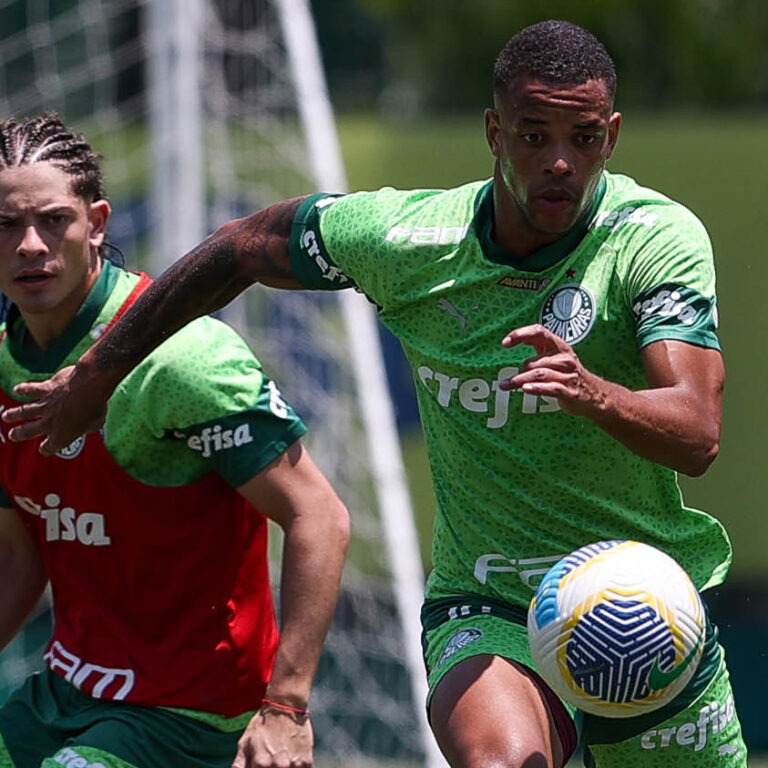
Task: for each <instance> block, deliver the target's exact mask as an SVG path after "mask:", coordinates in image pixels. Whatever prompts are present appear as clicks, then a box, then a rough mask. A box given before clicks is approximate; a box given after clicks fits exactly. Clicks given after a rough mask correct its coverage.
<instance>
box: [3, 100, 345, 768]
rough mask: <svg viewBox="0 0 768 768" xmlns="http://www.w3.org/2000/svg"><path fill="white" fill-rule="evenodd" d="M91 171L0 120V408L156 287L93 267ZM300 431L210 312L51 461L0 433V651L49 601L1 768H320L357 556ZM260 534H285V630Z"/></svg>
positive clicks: (94, 160)
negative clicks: (341, 612)
mask: <svg viewBox="0 0 768 768" xmlns="http://www.w3.org/2000/svg"><path fill="white" fill-rule="evenodd" d="M109 216H110V205H109V203H108V202H107V200H106V198H105V195H104V192H103V189H102V175H101V170H100V166H99V160H98V156H97V155H96V154H95V153H94V152H93V151H92V149H91V147H90V146H89V144H88V143H87V141H86V140H85V139H84V138H83V137H82V136H80V135H77V134H74V133H73V132H72V131H70V130H69V129H68V128H67V127H66V126H65V125H64V124H63V123H62V122H61V120H60V119H59V118H58V117H57V116H56V115H52V114H48V115H42V116H40V117H36V118H32V119H29V120H26V121H22V122H17V121H15V120H7V121H5V122H4V123H1V124H0V290H1V291H2V292H3V293H4V294H5V295H6V296H7V297H8V298H9V299H10V300H11V301H12V302H13V305H12V307H11V309H10V311H9V313H8V317H7V321H6V323H5V325H3V326H0V333H2V337H1V339H0V412H2V411H3V410H5V409H8V408H13V407H15V406H18V405H19V402H20V401H19V398H18V396H17V395H15V394H14V386H15V385H16V384H18V383H19V382H24V381H28V380H34V379H45V378H48V377H50V376H51V375H52V374H53V373H55V372H56V371H57V370H59V369H60V368H62V367H64V366H68V365H71V364H72V363H74V362H76V361H77V359H78V358H79V357H80V356H81V355H82V354H83V353H84V352H85V351H86V350H87V349H88V348H89V347H90V346H91V345H92V344H93V343H94V341H95V340H97V339H98V338H99V337H100V336H101V335H102V334H103V333H104V332H106V331H107V330H108V329H109V328H110V326H111V325H112V324H113V323H114V322H115V320H116V319H117V318H119V317H120V316H121V315H122V314H123V313H124V312H125V311H126V310H127V308H128V307H129V306H130V305H131V304H132V303H133V302H134V301H135V300H136V299H137V298H138V296H140V295H141V293H142V292H143V291H144V290H145V289H146V287H147V286H148V285H149V284H150V282H151V281H150V279H149V278H148V277H147V276H146V275H141V274H133V273H130V272H127V271H125V270H124V269H122V268H120V267H119V266H116V265H115V264H113V263H112V262H111V261H109V260H108V259H106V258H105V256H104V254H103V251H104V244H105V233H106V228H107V224H108V221H109ZM305 431H306V428H305V426H304V424H303V423H302V421H301V420H300V419H299V417H298V416H297V415H296V414H295V413H294V411H293V410H292V408H291V407H290V406H289V405H288V404H287V403H286V402H285V400H284V399H283V398H282V396H281V394H280V391H279V390H278V388H277V386H276V385H275V383H274V382H273V381H271V380H270V379H269V378H268V377H267V376H266V375H265V373H264V372H263V371H262V369H261V366H260V364H259V362H258V360H257V359H256V358H255V357H254V356H253V354H252V352H251V351H250V350H249V348H248V347H247V345H246V344H245V342H244V341H243V340H242V339H241V338H240V337H239V336H238V335H237V334H236V333H234V331H232V330H231V329H230V328H229V327H228V326H226V325H225V324H224V323H221V322H220V321H218V320H215V319H212V318H209V317H205V318H201V319H199V320H198V321H196V322H195V323H192V324H191V325H189V326H188V327H187V328H185V329H184V330H183V331H181V332H180V333H178V334H175V335H173V336H171V337H170V338H168V339H167V340H166V341H165V342H164V343H163V344H162V345H161V346H160V347H158V348H157V349H156V350H155V352H154V353H153V354H152V355H150V356H149V357H148V358H147V359H146V360H145V361H144V363H143V364H142V365H141V366H139V367H137V368H136V369H135V371H134V372H133V373H132V374H131V375H130V376H128V377H126V379H125V380H124V382H123V384H122V386H121V387H120V389H119V390H118V391H117V392H115V393H114V396H113V397H112V398H111V400H110V407H109V410H108V414H107V417H106V421H105V423H104V426H103V428H102V429H101V430H100V431H98V432H91V433H89V434H87V435H86V436H85V437H80V438H78V439H76V440H75V441H74V442H72V443H71V444H69V445H67V446H66V447H65V448H63V449H62V450H60V451H58V453H56V455H55V456H52V457H43V456H41V455H40V453H39V452H38V446H37V445H35V444H34V443H33V442H27V443H17V442H11V441H10V440H9V439H8V435H7V427H5V426H2V427H0V550H1V551H2V557H0V576H2V582H3V585H4V586H3V590H2V597H1V598H0V643H1V644H2V645H5V644H6V643H7V642H8V641H9V640H10V639H11V638H12V637H13V636H14V634H15V633H16V632H17V631H18V630H19V628H20V627H21V626H22V624H23V622H24V620H25V618H26V617H27V616H28V615H29V613H30V611H31V610H32V609H33V607H34V606H35V604H36V603H37V601H38V600H39V598H40V596H41V594H42V592H43V590H44V589H45V587H46V585H47V584H50V586H51V589H52V595H53V606H54V615H55V628H54V632H53V637H52V638H51V640H50V642H49V644H48V646H47V649H46V653H45V662H46V667H45V669H44V671H43V672H41V673H40V674H35V675H32V676H31V677H30V678H29V679H28V680H27V681H26V682H25V683H24V684H23V685H22V687H21V688H20V689H19V690H17V691H16V692H15V693H14V694H13V695H12V696H11V698H10V700H9V701H8V702H7V703H6V704H5V705H4V706H3V707H2V709H0V766H3V767H4V768H5V767H6V766H9V767H13V768H39V766H55V765H70V766H82V767H83V768H85V767H86V766H91V767H92V768H168V767H169V766H173V767H174V768H181V767H182V766H188V768H193V767H194V768H199V767H200V766H209V767H210V768H228V766H235V768H246V767H247V768H257V767H258V768H262V767H268V766H288V765H290V766H309V765H311V764H312V729H311V722H310V719H309V710H308V708H309V695H310V686H311V683H312V679H313V677H314V674H315V670H316V667H317V663H318V659H319V655H320V651H321V647H322V644H323V641H324V639H325V635H326V632H327V629H328V626H329V624H330V620H331V617H332V612H333V608H334V605H335V602H336V596H337V593H338V586H339V579H340V574H341V567H342V562H343V558H344V553H345V550H346V546H347V542H348V539H349V520H348V514H347V511H346V509H345V508H344V506H343V504H342V503H341V501H340V500H339V498H338V497H337V495H336V494H335V492H334V491H333V489H332V488H331V487H330V485H329V483H328V482H327V480H326V479H325V478H324V476H323V475H322V473H321V472H320V470H319V469H318V468H317V467H316V465H315V464H314V463H313V461H312V459H311V457H310V456H309V454H308V453H307V451H306V449H305V448H304V447H303V446H302V443H301V436H302V435H303V434H304V433H305ZM267 518H270V519H272V520H274V521H275V522H276V523H277V524H278V525H279V526H281V528H282V529H283V531H284V532H285V540H284V548H283V562H284V566H283V574H282V581H281V592H280V594H281V622H282V626H281V631H280V633H279V632H278V628H277V624H276V619H275V611H274V607H273V604H272V592H271V586H270V580H269V574H268V562H267Z"/></svg>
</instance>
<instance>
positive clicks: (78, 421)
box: [2, 366, 106, 456]
mask: <svg viewBox="0 0 768 768" xmlns="http://www.w3.org/2000/svg"><path fill="white" fill-rule="evenodd" d="M84 379H85V377H83V376H82V375H80V376H78V370H77V369H76V368H75V367H74V366H69V367H68V368H62V369H61V370H60V371H58V372H57V373H56V374H54V376H53V377H51V378H50V379H46V380H45V381H35V382H26V383H24V384H18V385H17V386H16V387H14V390H13V391H14V394H16V395H19V396H20V397H24V398H32V401H31V402H28V403H23V404H21V405H18V406H16V407H14V408H9V409H8V410H6V411H3V414H2V419H3V421H4V422H5V423H7V424H18V426H15V427H13V428H12V429H11V430H10V431H9V432H8V437H9V438H10V439H11V440H14V441H16V442H20V441H22V440H30V439H32V438H34V437H39V436H40V435H45V439H44V440H43V441H42V442H41V443H40V453H42V454H43V455H45V456H51V455H53V454H54V453H57V452H58V451H60V450H61V449H62V448H66V447H67V446H68V445H69V444H70V443H71V442H72V441H73V440H75V439H76V438H78V437H80V435H83V434H85V433H86V432H94V431H96V430H98V429H99V428H100V427H101V425H102V424H103V423H104V417H105V414H106V398H104V397H102V396H100V395H99V394H98V393H94V392H92V391H91V390H89V388H88V387H87V382H86V381H85V380H84ZM20 422H23V423H20Z"/></svg>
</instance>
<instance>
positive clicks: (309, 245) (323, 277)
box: [289, 194, 354, 291]
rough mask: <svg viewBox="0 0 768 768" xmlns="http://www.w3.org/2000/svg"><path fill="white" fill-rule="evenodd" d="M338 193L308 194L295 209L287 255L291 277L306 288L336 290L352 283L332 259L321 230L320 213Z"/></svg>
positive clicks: (337, 196) (348, 286) (350, 285)
mask: <svg viewBox="0 0 768 768" xmlns="http://www.w3.org/2000/svg"><path fill="white" fill-rule="evenodd" d="M338 198H339V195H325V194H316V195H310V196H309V197H308V198H307V199H306V200H305V201H304V202H303V203H302V204H301V205H300V206H299V210H298V211H297V212H296V216H295V218H294V220H293V226H292V228H291V241H290V249H289V255H290V259H291V268H292V271H293V275H294V277H295V278H296V279H297V280H298V281H299V282H300V283H301V284H302V286H304V288H307V289H309V290H316V291H338V290H340V289H342V288H350V287H352V286H353V285H354V284H353V282H352V281H351V280H350V278H349V277H348V276H347V275H346V274H344V272H343V271H342V270H341V269H339V267H338V266H337V265H336V264H335V263H334V262H333V260H332V259H331V256H330V254H329V253H328V249H327V248H326V247H325V243H324V242H323V236H322V234H321V232H320V217H321V215H322V212H323V211H324V210H325V209H326V208H327V207H328V205H330V204H331V203H333V202H334V201H335V200H336V199H338Z"/></svg>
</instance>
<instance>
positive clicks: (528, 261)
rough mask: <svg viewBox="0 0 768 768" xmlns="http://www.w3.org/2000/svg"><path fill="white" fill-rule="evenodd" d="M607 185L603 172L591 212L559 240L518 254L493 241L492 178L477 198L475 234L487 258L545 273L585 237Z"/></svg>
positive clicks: (510, 265)
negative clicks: (530, 251)
mask: <svg viewBox="0 0 768 768" xmlns="http://www.w3.org/2000/svg"><path fill="white" fill-rule="evenodd" d="M606 186H607V183H606V180H605V174H603V176H602V177H601V178H600V183H599V185H598V187H597V191H596V192H595V198H594V200H593V201H592V206H591V207H590V209H589V211H588V212H587V214H586V215H585V216H582V217H581V219H579V221H578V222H577V223H576V224H575V225H574V226H573V228H572V229H570V230H569V231H568V232H566V233H565V234H564V235H563V236H562V237H561V238H560V239H559V240H555V242H554V243H550V244H549V245H545V246H544V247H543V248H539V250H537V251H534V252H533V253H532V254H530V255H529V256H518V255H517V254H515V253H512V251H508V250H507V249H506V248H502V247H501V246H500V245H497V244H496V243H495V242H494V241H493V224H494V213H493V180H491V181H489V182H488V183H487V184H485V185H484V186H483V187H482V188H481V189H480V192H479V193H478V195H477V199H476V201H475V233H476V235H477V239H478V241H479V242H480V247H481V248H482V249H483V253H484V254H485V257H486V258H487V259H488V260H489V261H493V262H495V263H496V264H503V265H505V266H509V267H514V268H515V269H517V270H520V271H521V272H543V271H544V270H545V269H549V267H551V266H553V265H554V264H557V263H558V262H559V261H562V260H563V259H564V258H565V257H566V256H568V255H569V254H570V253H571V252H572V251H573V249H574V248H575V247H576V246H577V245H578V244H579V243H580V242H581V241H582V240H583V239H584V236H585V235H586V234H587V230H588V228H589V222H590V221H592V219H593V218H594V215H595V213H596V212H597V208H598V206H599V205H600V203H601V202H602V199H603V195H605V188H606Z"/></svg>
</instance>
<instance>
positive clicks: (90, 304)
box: [6, 259, 120, 373]
mask: <svg viewBox="0 0 768 768" xmlns="http://www.w3.org/2000/svg"><path fill="white" fill-rule="evenodd" d="M119 276H120V268H119V267H115V266H114V265H113V264H111V263H110V262H109V261H107V260H106V259H104V260H103V263H102V267H101V274H100V275H99V276H98V278H97V279H96V282H95V283H94V284H93V288H91V290H90V292H89V293H88V295H87V296H86V297H85V301H84V302H83V303H82V304H81V306H80V309H79V310H78V311H77V314H76V315H75V317H74V318H73V320H72V322H71V323H70V324H69V325H68V326H67V328H66V329H65V331H64V333H62V334H61V336H59V338H58V339H56V341H54V342H53V344H51V346H50V347H48V349H46V350H45V351H44V352H40V351H39V350H37V349H34V348H32V347H30V346H26V345H25V344H24V338H25V336H26V334H27V327H26V325H25V324H24V320H23V319H22V317H21V315H20V314H19V310H18V309H17V308H16V307H15V306H13V305H12V306H11V308H10V310H9V311H8V319H7V321H6V329H7V333H8V336H7V342H8V351H9V352H10V353H11V355H12V356H13V358H14V359H15V360H16V362H17V363H19V364H20V365H22V366H24V367H25V368H27V369H28V370H30V371H33V372H35V373H38V372H41V373H42V372H46V371H55V370H57V369H58V368H59V366H61V364H62V363H63V362H64V361H65V360H66V359H67V356H68V355H69V353H70V352H71V351H72V350H73V349H74V348H75V347H76V346H77V344H78V343H79V342H80V341H81V340H82V338H83V337H84V336H85V335H86V334H87V333H88V332H89V331H90V330H91V328H92V327H93V324H94V323H95V322H96V319H97V318H98V316H99V314H100V313H101V310H102V309H103V307H104V304H106V302H107V299H108V298H109V296H110V294H111V293H112V289H113V288H114V287H115V283H116V282H117V279H118V277H119Z"/></svg>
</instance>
